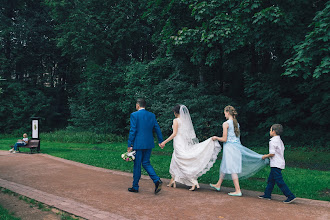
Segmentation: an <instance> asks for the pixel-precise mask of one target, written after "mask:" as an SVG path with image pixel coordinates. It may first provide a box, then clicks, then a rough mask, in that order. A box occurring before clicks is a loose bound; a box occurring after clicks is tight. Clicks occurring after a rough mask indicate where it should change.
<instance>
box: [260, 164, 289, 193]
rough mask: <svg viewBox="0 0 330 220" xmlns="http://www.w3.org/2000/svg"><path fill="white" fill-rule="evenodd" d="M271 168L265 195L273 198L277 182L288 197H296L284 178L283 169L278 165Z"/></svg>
mask: <svg viewBox="0 0 330 220" xmlns="http://www.w3.org/2000/svg"><path fill="white" fill-rule="evenodd" d="M270 169H271V170H270V174H269V177H268V182H267V187H266V190H265V197H267V198H271V194H272V191H273V189H274V186H275V183H276V184H277V186H278V187H279V188H280V189H281V191H282V193H283V194H284V195H285V196H286V197H288V198H289V199H293V198H295V196H294V195H293V193H292V192H291V191H290V189H289V187H288V186H287V185H286V184H285V182H284V180H283V177H282V170H281V169H280V168H277V167H271V168H270Z"/></svg>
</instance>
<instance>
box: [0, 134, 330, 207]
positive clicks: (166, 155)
mask: <svg viewBox="0 0 330 220" xmlns="http://www.w3.org/2000/svg"><path fill="white" fill-rule="evenodd" d="M67 139H69V138H67ZM67 139H66V138H62V139H59V138H56V140H60V141H62V142H59V141H55V139H54V141H50V140H49V139H48V138H47V140H42V141H41V152H42V153H46V154H49V155H53V156H56V157H60V158H64V159H68V160H72V161H77V162H81V163H84V164H89V165H93V166H97V167H102V168H106V169H113V170H121V171H126V172H132V171H133V163H131V162H125V161H123V160H122V159H121V157H120V155H121V154H122V153H123V152H125V150H126V149H127V148H126V147H127V146H126V142H113V143H109V142H108V143H94V144H92V143H91V142H90V143H63V142H67ZM15 141H16V139H15V138H2V139H0V149H2V150H8V149H9V146H10V145H13V143H15ZM302 149H305V150H300V148H292V149H291V148H290V147H289V148H287V150H286V151H285V157H286V162H287V165H289V166H287V167H286V169H285V170H283V172H282V173H283V177H284V180H285V182H286V183H287V185H288V186H289V188H290V189H291V191H292V192H293V193H294V194H295V195H296V196H297V197H302V198H309V199H316V200H325V201H330V196H329V191H330V186H329V182H330V171H329V165H330V164H329V160H328V158H329V156H330V153H329V152H316V151H311V150H310V148H308V150H306V149H307V148H302ZM253 150H254V151H256V152H258V153H261V154H265V153H267V151H268V149H267V147H265V148H260V147H254V148H253ZM22 151H26V152H28V151H29V150H28V149H24V148H23V149H22ZM172 151H173V147H172V146H171V145H170V144H168V145H166V147H165V149H164V150H161V149H160V148H159V147H158V146H156V147H155V148H154V150H153V155H152V157H151V163H152V165H153V167H154V168H155V170H156V172H157V174H158V175H159V176H160V177H162V178H170V174H169V166H170V162H171V156H172ZM221 156H222V154H221V153H220V154H219V158H221ZM219 167H220V160H217V162H216V163H215V164H214V166H213V167H212V169H211V170H210V171H209V172H207V173H206V174H205V175H203V176H202V177H200V178H199V181H200V182H201V183H216V182H217V180H218V178H219ZM143 172H144V171H143ZM269 172H270V168H269V167H266V168H264V169H263V170H261V171H260V172H258V173H257V174H256V175H254V176H253V177H251V178H249V179H246V180H241V181H240V185H241V188H242V189H248V190H255V191H260V192H263V191H264V189H265V187H266V185H267V178H268V175H269ZM143 174H147V173H146V172H144V173H143ZM223 186H227V187H233V183H232V181H225V182H224V183H223ZM273 193H275V194H282V193H281V191H280V190H279V189H278V187H277V186H276V187H275V189H274V192H273Z"/></svg>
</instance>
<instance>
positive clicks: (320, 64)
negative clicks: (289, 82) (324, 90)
mask: <svg viewBox="0 0 330 220" xmlns="http://www.w3.org/2000/svg"><path fill="white" fill-rule="evenodd" d="M309 27H310V28H311V29H312V30H311V31H310V32H309V33H308V34H307V35H306V37H305V40H304V41H302V42H301V43H299V44H298V45H296V46H295V47H294V49H295V54H294V56H293V57H292V58H290V59H288V60H287V61H286V62H285V67H286V71H285V72H284V75H289V76H302V77H303V78H304V79H307V78H308V77H310V76H312V77H313V78H319V77H320V76H322V75H326V74H328V73H329V72H330V55H329V54H330V34H329V31H330V2H329V1H328V2H327V3H326V4H325V8H324V9H323V10H322V11H319V12H317V13H316V15H315V17H314V19H313V23H312V24H311V25H310V26H309Z"/></svg>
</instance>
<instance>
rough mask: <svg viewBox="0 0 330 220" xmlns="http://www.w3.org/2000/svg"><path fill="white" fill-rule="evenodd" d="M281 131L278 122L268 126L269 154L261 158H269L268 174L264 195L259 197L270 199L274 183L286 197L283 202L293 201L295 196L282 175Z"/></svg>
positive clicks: (282, 146) (283, 164)
mask: <svg viewBox="0 0 330 220" xmlns="http://www.w3.org/2000/svg"><path fill="white" fill-rule="evenodd" d="M282 132H283V126H282V125H280V124H274V125H272V127H271V128H270V131H269V135H270V136H271V137H272V138H271V139H270V141H269V154H265V155H263V156H262V159H263V160H264V159H266V158H267V157H269V159H270V169H271V170H270V174H269V177H268V181H267V187H266V190H265V193H264V195H262V196H259V198H260V199H267V200H270V199H271V194H272V191H273V189H274V186H275V183H276V184H277V185H278V187H279V188H280V189H281V191H282V192H283V194H284V195H285V196H286V197H287V199H286V200H285V201H283V202H284V203H291V202H293V201H294V200H295V199H296V197H295V196H294V195H293V193H292V192H291V191H290V189H289V187H288V186H287V185H286V184H285V182H284V180H283V177H282V173H281V172H282V170H283V169H284V167H285V160H284V144H283V142H282V140H281V137H280V135H281V134H282Z"/></svg>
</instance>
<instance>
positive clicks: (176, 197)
mask: <svg viewBox="0 0 330 220" xmlns="http://www.w3.org/2000/svg"><path fill="white" fill-rule="evenodd" d="M163 181H164V183H165V184H167V183H168V180H167V179H163ZM131 182H132V174H131V173H125V172H120V171H113V170H107V169H103V168H97V167H93V166H89V165H85V164H81V163H77V162H73V161H68V160H64V159H60V158H56V157H52V156H49V155H46V154H32V155H30V154H24V153H17V154H10V153H9V152H7V151H0V187H4V188H7V189H9V190H11V191H14V192H17V193H18V194H21V195H24V196H27V197H29V198H32V199H35V200H37V201H40V202H43V203H45V204H48V205H51V206H54V207H56V208H58V209H61V210H63V211H66V212H69V213H72V214H74V215H76V216H80V217H83V218H86V219H308V220H310V219H330V203H329V202H325V201H316V200H310V199H302V198H299V199H297V200H296V201H295V203H293V204H283V203H282V202H281V201H282V200H284V199H285V198H284V196H280V195H275V196H274V198H273V200H272V201H264V200H261V199H258V198H257V195H259V194H260V193H259V192H253V191H248V190H243V195H244V196H243V197H230V196H228V195H227V192H229V191H230V190H231V189H230V188H225V187H223V188H222V192H215V191H213V190H212V189H210V187H209V186H207V185H203V184H202V185H201V189H200V190H198V191H195V192H190V191H188V190H187V189H188V187H185V186H183V185H179V184H178V185H177V187H178V188H176V189H174V188H168V187H163V190H162V191H161V192H160V193H159V194H158V195H154V193H153V190H154V184H153V183H152V181H151V180H150V179H149V177H147V176H142V179H141V181H140V192H139V193H130V192H128V191H127V188H128V187H130V184H131Z"/></svg>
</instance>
